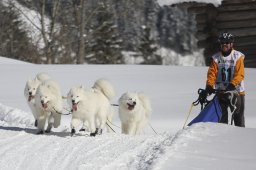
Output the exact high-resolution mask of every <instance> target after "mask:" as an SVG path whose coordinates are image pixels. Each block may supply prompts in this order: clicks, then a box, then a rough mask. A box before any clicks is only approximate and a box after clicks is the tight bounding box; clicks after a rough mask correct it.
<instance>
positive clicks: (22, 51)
mask: <svg viewBox="0 0 256 170" xmlns="http://www.w3.org/2000/svg"><path fill="white" fill-rule="evenodd" d="M0 18H1V20H0V42H1V43H0V55H1V56H7V57H10V58H15V59H18V60H23V61H29V62H35V61H36V57H35V56H36V55H37V51H36V50H35V47H34V45H33V44H32V43H31V41H30V40H29V38H28V36H27V32H26V31H25V30H23V29H22V23H21V21H20V20H19V18H18V14H17V12H16V11H15V7H14V4H13V3H12V1H8V2H7V6H4V5H2V3H0Z"/></svg>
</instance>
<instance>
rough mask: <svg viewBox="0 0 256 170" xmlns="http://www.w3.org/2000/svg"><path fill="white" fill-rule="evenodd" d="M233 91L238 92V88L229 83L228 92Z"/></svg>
mask: <svg viewBox="0 0 256 170" xmlns="http://www.w3.org/2000/svg"><path fill="white" fill-rule="evenodd" d="M233 90H236V87H235V86H234V85H233V84H232V83H229V84H228V87H227V88H226V91H233Z"/></svg>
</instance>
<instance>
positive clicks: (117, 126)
mask: <svg viewBox="0 0 256 170" xmlns="http://www.w3.org/2000/svg"><path fill="white" fill-rule="evenodd" d="M107 121H108V122H109V123H110V124H111V125H113V126H115V127H118V128H119V129H121V128H120V127H119V126H117V125H115V124H113V123H112V122H111V121H110V120H108V119H107Z"/></svg>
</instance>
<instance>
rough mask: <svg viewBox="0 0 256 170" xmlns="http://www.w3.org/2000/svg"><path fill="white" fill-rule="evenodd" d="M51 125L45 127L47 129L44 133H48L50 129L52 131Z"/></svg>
mask: <svg viewBox="0 0 256 170" xmlns="http://www.w3.org/2000/svg"><path fill="white" fill-rule="evenodd" d="M52 125H53V124H52V123H49V124H48V126H47V129H46V131H45V133H50V132H51V129H52Z"/></svg>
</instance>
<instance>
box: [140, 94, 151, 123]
mask: <svg viewBox="0 0 256 170" xmlns="http://www.w3.org/2000/svg"><path fill="white" fill-rule="evenodd" d="M138 96H139V99H140V100H141V103H142V105H143V107H144V108H145V110H146V116H147V118H150V115H151V112H152V108H151V103H150V100H149V98H148V96H146V95H145V94H144V93H138Z"/></svg>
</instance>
